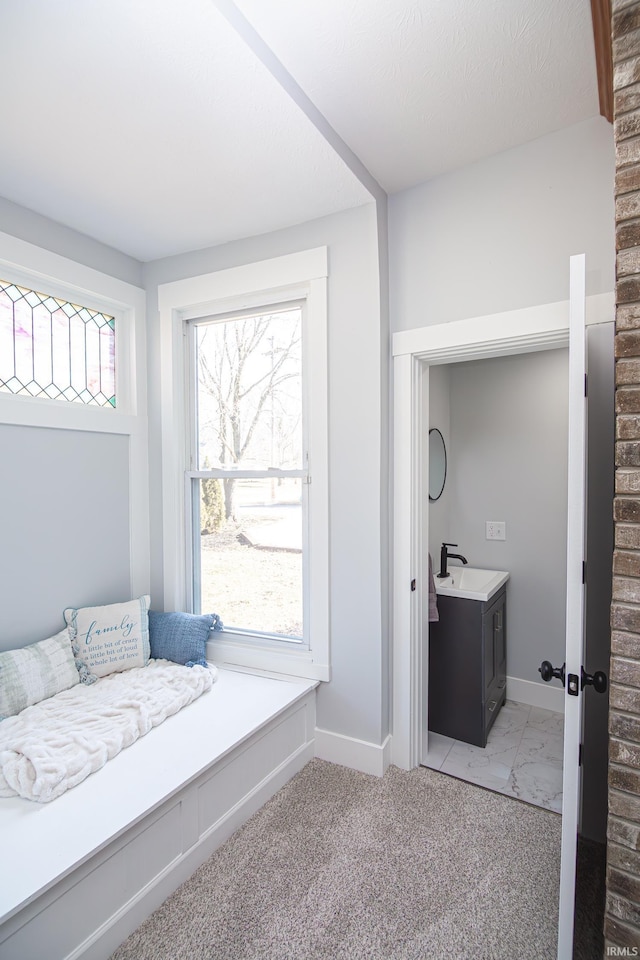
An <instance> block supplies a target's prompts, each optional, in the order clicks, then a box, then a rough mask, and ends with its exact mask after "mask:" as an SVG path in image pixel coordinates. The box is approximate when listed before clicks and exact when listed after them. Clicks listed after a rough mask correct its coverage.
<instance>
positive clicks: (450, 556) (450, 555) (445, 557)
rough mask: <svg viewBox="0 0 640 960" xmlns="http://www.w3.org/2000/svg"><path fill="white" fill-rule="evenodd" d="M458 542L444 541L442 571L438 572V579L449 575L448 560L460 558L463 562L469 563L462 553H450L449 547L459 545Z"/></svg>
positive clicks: (441, 561) (441, 560) (441, 559)
mask: <svg viewBox="0 0 640 960" xmlns="http://www.w3.org/2000/svg"><path fill="white" fill-rule="evenodd" d="M457 546H458V544H457V543H443V544H442V547H441V549H440V573H439V574H438V579H439V580H443V579H444V578H445V577H448V576H449V574H448V572H447V561H448V560H460V561H462V563H468V561H467V558H466V557H463V556H462V554H461V553H449V551H448V550H447V547H457Z"/></svg>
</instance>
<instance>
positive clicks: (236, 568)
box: [158, 248, 329, 680]
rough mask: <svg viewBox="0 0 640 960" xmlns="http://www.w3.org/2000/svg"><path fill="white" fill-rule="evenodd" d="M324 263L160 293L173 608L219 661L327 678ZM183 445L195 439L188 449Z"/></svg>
mask: <svg viewBox="0 0 640 960" xmlns="http://www.w3.org/2000/svg"><path fill="white" fill-rule="evenodd" d="M326 260H327V256H326V250H325V249H324V248H321V249H319V250H311V251H305V252H303V253H299V254H292V255H289V256H285V257H278V258H276V259H274V260H268V261H262V262H260V263H255V264H250V265H247V266H243V267H235V268H231V269H229V270H222V271H219V272H218V273H213V274H207V275H205V276H201V277H193V278H190V279H187V280H179V281H175V282H173V283H168V284H163V285H161V286H160V287H159V291H158V294H159V306H160V316H161V330H162V343H161V354H162V394H163V418H162V419H163V443H162V447H163V502H164V512H163V520H164V525H163V540H164V552H163V573H164V589H165V596H164V605H165V609H167V610H177V609H191V610H193V611H195V612H204V613H206V612H215V613H217V614H219V616H220V617H221V618H222V621H223V623H224V625H225V626H224V630H223V632H222V633H221V634H216V639H215V642H212V643H211V644H210V645H209V650H208V656H209V658H210V659H214V660H215V661H217V662H220V663H233V664H239V665H244V666H249V667H253V668H261V669H269V670H274V671H278V672H280V673H289V674H292V675H297V676H304V677H310V678H314V679H319V680H327V679H329V570H328V563H329V544H328V467H327V460H328V455H327V337H326V329H327V318H326ZM185 437H186V442H185Z"/></svg>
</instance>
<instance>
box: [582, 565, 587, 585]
mask: <svg viewBox="0 0 640 960" xmlns="http://www.w3.org/2000/svg"><path fill="white" fill-rule="evenodd" d="M582 582H583V583H586V582H587V561H586V560H583V561H582Z"/></svg>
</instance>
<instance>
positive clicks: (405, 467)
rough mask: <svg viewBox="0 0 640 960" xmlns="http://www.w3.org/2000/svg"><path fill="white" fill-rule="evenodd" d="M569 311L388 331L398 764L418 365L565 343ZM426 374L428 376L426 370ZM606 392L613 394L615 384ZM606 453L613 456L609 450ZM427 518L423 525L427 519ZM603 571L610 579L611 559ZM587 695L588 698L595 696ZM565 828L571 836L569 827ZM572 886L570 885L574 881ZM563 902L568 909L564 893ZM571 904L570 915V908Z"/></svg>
mask: <svg viewBox="0 0 640 960" xmlns="http://www.w3.org/2000/svg"><path fill="white" fill-rule="evenodd" d="M613 315H614V308H613V297H612V295H598V296H594V297H589V298H587V323H588V324H589V325H600V324H603V325H607V324H609V325H610V324H611V319H612V317H613ZM568 316H569V309H568V303H567V302H563V303H556V304H546V305H541V306H537V307H532V308H527V309H524V310H517V311H513V312H510V313H505V314H500V315H497V316H490V317H479V318H475V319H473V320H463V321H458V322H455V323H450V324H443V325H438V326H432V327H425V328H420V329H417V330H411V331H404V332H401V333H398V334H396V335H395V337H394V344H393V353H394V619H393V625H394V631H393V741H392V762H394V763H395V764H397V765H398V766H401V767H403V768H404V769H410V768H412V767H414V766H417V765H418V763H419V759H420V751H421V732H422V731H421V708H422V704H423V691H422V675H423V670H422V655H423V649H422V642H421V640H422V624H423V619H424V611H423V603H424V599H423V595H422V591H420V590H418V589H416V585H417V584H418V583H420V584H422V583H424V582H425V576H426V570H424V568H423V567H424V565H423V558H422V555H421V536H422V528H423V521H424V511H423V504H422V502H421V497H420V492H421V490H420V470H421V462H420V450H421V446H420V443H421V437H422V436H423V435H424V431H425V427H427V425H428V423H429V420H428V419H426V423H425V406H424V404H423V396H422V387H423V385H424V380H425V377H424V371H425V369H426V370H427V371H428V369H429V368H430V367H431V366H434V365H436V364H444V363H450V362H460V361H462V360H479V359H485V358H494V357H505V356H509V355H514V354H523V353H529V352H535V351H539V350H550V349H556V348H557V347H560V346H565V345H566V344H567V343H568ZM426 379H427V381H428V373H427V377H426ZM610 393H611V396H612V395H613V390H611V391H610ZM427 408H428V401H427ZM427 413H428V409H427ZM606 459H607V461H608V462H609V463H610V462H611V458H610V457H609V458H606ZM610 504H611V501H610V499H609V502H608V504H607V507H606V508H607V509H609V510H610ZM601 509H602V505H601ZM489 519H500V518H489ZM426 523H427V526H428V519H427V521H426ZM604 560H605V562H607V561H608V563H609V564H610V561H611V550H609V553H608V557H607V556H606V551H605V554H604ZM572 576H573V575H572ZM588 576H589V575H588ZM604 579H605V582H606V581H607V580H609V583H610V567H609V572H608V575H606V576H605V578H604ZM572 582H573V580H572ZM605 636H607V639H608V631H605ZM588 669H593V668H592V667H589V668H588ZM596 669H598V668H596ZM585 700H586V702H587V703H588V702H589V700H593V697H590V698H585ZM605 710H606V707H605ZM605 729H606V724H605ZM571 742H573V738H572V740H571ZM576 757H577V748H576ZM605 785H606V778H605ZM570 833H571V834H572V835H573V837H574V841H573V842H574V843H575V833H574V832H573V829H572V830H570ZM579 886H580V884H579V883H578V887H579ZM570 889H571V890H573V883H572V884H571V888H570ZM565 906H566V907H567V909H569V904H568V902H567V900H566V897H565ZM570 909H571V915H572V913H573V909H572V908H570ZM563 916H564V917H565V920H564V921H563V922H564V931H563V938H562V939H563V943H564V946H563V952H562V956H565V955H568V954H566V945H567V939H566V935H567V930H568V931H569V932H570V931H571V929H572V927H573V922H572V919H571V916H570V917H569V920H568V921H567V917H566V914H564V913H563ZM568 924H569V925H568ZM561 926H562V924H561Z"/></svg>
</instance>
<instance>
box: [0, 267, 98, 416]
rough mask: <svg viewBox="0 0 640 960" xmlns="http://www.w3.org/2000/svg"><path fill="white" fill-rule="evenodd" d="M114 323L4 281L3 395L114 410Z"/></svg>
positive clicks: (0, 327)
mask: <svg viewBox="0 0 640 960" xmlns="http://www.w3.org/2000/svg"><path fill="white" fill-rule="evenodd" d="M115 336H116V334H115V318H114V317H112V316H109V315H108V314H104V313H100V312H98V311H96V310H90V309H89V308H88V307H84V306H81V305H79V304H75V303H71V302H69V301H67V300H61V299H58V298H56V297H52V296H50V295H49V294H46V293H39V292H37V291H36V290H31V289H28V288H26V287H21V286H18V285H17V284H14V283H10V282H9V281H5V280H0V390H2V391H4V392H7V393H13V394H24V395H27V396H31V397H43V398H46V399H50V400H67V401H71V402H75V403H84V404H93V405H97V406H102V407H115V405H116V370H115V349H116V341H115Z"/></svg>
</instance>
